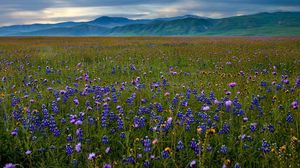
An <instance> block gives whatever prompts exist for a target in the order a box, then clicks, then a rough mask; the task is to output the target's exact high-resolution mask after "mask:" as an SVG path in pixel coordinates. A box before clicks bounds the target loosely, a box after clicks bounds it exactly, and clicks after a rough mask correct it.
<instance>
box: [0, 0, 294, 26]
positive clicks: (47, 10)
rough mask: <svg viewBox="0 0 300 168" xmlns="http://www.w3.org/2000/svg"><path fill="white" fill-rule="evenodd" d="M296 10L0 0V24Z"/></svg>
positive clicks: (190, 2)
mask: <svg viewBox="0 0 300 168" xmlns="http://www.w3.org/2000/svg"><path fill="white" fill-rule="evenodd" d="M274 11H300V0H0V26H6V25H15V24H32V23H57V22H64V21H88V20H93V19H95V18H97V17H100V16H122V17H127V18H131V19H143V18H159V17H172V16H180V15H187V14H192V15H199V16H204V17H210V18H223V17H229V16H239V15H245V14H253V13H259V12H274Z"/></svg>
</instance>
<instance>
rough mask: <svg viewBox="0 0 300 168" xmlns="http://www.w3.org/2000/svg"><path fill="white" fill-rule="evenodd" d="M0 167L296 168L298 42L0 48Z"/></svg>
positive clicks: (63, 42) (156, 40) (7, 44)
mask: <svg viewBox="0 0 300 168" xmlns="http://www.w3.org/2000/svg"><path fill="white" fill-rule="evenodd" d="M0 77H1V81H0V167H3V166H5V165H6V166H9V163H11V164H12V165H15V166H16V167H24V168H25V167H39V168H40V167H47V168H48V167H105V168H109V167H207V168H208V167H224V168H225V167H235V168H238V167H283V168H286V167H295V168H296V167H300V142H299V138H300V114H299V112H300V111H299V103H300V102H299V101H300V38H297V37H290V38H285V37H274V38H270V37H265V38H263V37H53V38H50V37H34V38H30V37H26V38H25V37H19V38H17V37H14V38H9V37H8V38H0Z"/></svg>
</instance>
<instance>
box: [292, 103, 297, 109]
mask: <svg viewBox="0 0 300 168" xmlns="http://www.w3.org/2000/svg"><path fill="white" fill-rule="evenodd" d="M291 107H292V109H298V102H297V101H293V102H292V104H291Z"/></svg>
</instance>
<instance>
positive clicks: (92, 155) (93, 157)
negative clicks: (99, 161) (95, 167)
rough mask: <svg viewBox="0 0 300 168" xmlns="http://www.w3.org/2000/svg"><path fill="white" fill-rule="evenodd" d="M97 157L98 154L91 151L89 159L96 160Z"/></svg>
mask: <svg viewBox="0 0 300 168" xmlns="http://www.w3.org/2000/svg"><path fill="white" fill-rule="evenodd" d="M95 158H96V154H95V153H89V156H88V159H89V160H94V159H95Z"/></svg>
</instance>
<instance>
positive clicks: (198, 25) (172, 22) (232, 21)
mask: <svg viewBox="0 0 300 168" xmlns="http://www.w3.org/2000/svg"><path fill="white" fill-rule="evenodd" d="M0 35H1V36H193V35H207V36H210V35H213V36H227V35H229V36H236V35H239V36H293V35H300V12H274V13H258V14H253V15H244V16H235V17H228V18H221V19H211V18H205V17H199V16H195V15H185V16H178V17H171V18H157V19H140V20H132V19H128V18H124V17H108V16H102V17H99V18H97V19H95V20H92V21H89V22H63V23H58V24H33V25H15V26H6V27H0Z"/></svg>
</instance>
